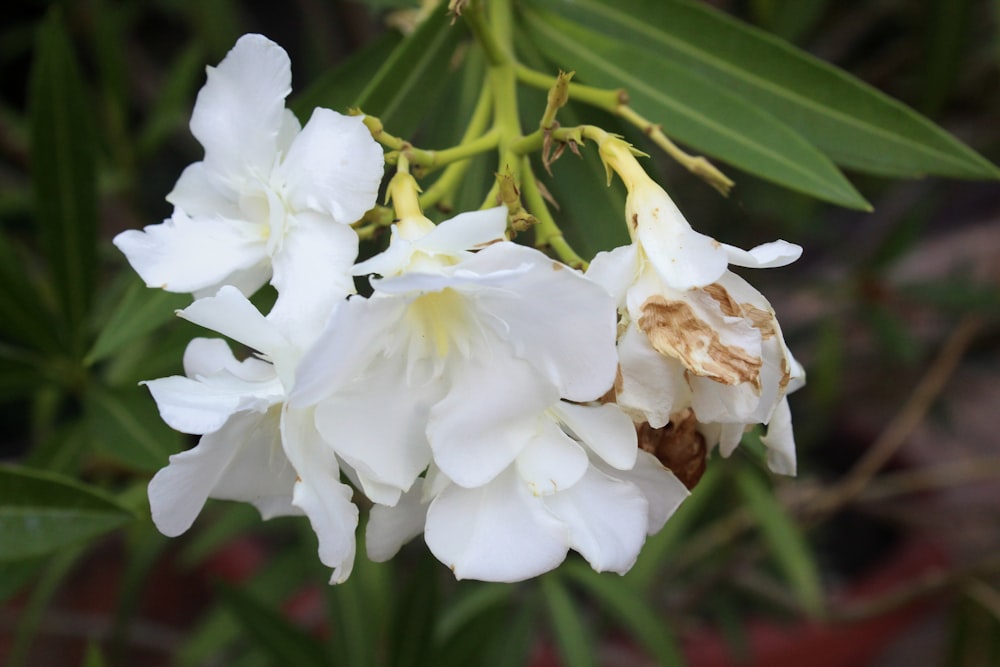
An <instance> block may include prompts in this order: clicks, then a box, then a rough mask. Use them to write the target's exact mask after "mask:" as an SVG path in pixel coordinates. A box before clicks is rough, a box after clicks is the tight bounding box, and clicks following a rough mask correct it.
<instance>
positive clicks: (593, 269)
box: [587, 243, 639, 305]
mask: <svg viewBox="0 0 1000 667" xmlns="http://www.w3.org/2000/svg"><path fill="white" fill-rule="evenodd" d="M638 273H639V246H637V245H636V244H634V243H631V244H629V245H626V246H621V247H618V248H615V249H614V250H611V251H610V252H599V253H597V255H596V256H595V257H594V259H593V261H591V262H590V266H589V267H587V277H588V278H590V279H591V280H593V281H594V282H595V283H597V284H598V285H600V286H601V287H603V288H604V289H605V290H607V291H608V294H610V295H611V297H612V298H613V299H614V301H615V303H616V304H619V305H620V304H621V303H623V302H624V301H625V293H626V292H627V291H628V288H629V286H631V285H632V283H634V282H635V281H636V279H637V278H638Z"/></svg>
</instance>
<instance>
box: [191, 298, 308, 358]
mask: <svg viewBox="0 0 1000 667" xmlns="http://www.w3.org/2000/svg"><path fill="white" fill-rule="evenodd" d="M177 314H178V315H180V316H181V317H183V318H184V319H186V320H188V321H189V322H193V323H195V324H197V325H199V326H203V327H205V328H206V329H211V330H212V331H217V332H219V333H220V334H222V335H224V336H228V337H230V338H232V339H233V340H235V341H239V342H240V343H243V344H244V345H246V346H248V347H252V348H253V349H255V350H257V351H258V352H261V353H263V354H265V355H268V356H275V357H279V358H280V357H284V356H285V355H286V354H287V352H286V350H287V349H288V348H289V346H290V345H289V342H288V339H287V338H285V337H284V336H283V335H282V334H281V332H280V331H278V329H277V328H276V327H275V325H274V324H273V323H271V322H268V321H267V319H266V318H265V317H264V316H263V315H261V314H260V311H258V310H257V308H256V307H255V306H254V305H253V304H252V303H250V301H249V300H248V299H247V298H246V297H245V296H243V294H242V293H240V291H239V290H237V289H236V288H235V287H230V286H226V287H223V288H221V289H220V290H219V291H218V293H217V294H216V295H215V296H210V297H205V298H204V299H198V300H197V301H195V302H194V303H192V304H191V305H190V306H188V307H187V308H185V309H184V310H180V311H177ZM272 361H274V359H272Z"/></svg>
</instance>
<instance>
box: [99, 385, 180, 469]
mask: <svg viewBox="0 0 1000 667" xmlns="http://www.w3.org/2000/svg"><path fill="white" fill-rule="evenodd" d="M84 411H85V413H86V415H87V423H88V427H89V428H90V434H91V438H93V441H94V445H95V447H96V448H97V449H98V451H104V452H107V453H108V454H110V455H112V456H113V457H114V458H115V459H117V460H119V461H121V462H123V463H125V464H127V465H129V466H131V467H132V468H134V469H136V470H142V471H146V472H154V471H156V470H159V469H160V468H162V467H163V466H164V465H166V463H167V458H168V457H169V456H170V455H171V454H175V453H177V452H178V451H180V450H181V448H182V446H181V443H182V438H183V436H182V435H181V434H180V433H178V432H177V431H174V430H173V429H171V428H170V427H168V426H167V425H166V424H164V423H163V420H161V419H160V417H159V411H158V410H157V408H156V403H155V402H154V401H153V399H152V398H151V397H150V396H149V393H148V392H147V391H146V390H145V389H139V388H137V387H132V388H128V389H118V390H109V389H105V388H103V387H97V386H95V387H93V388H92V389H91V390H90V391H89V392H88V393H87V396H86V398H85V403H84Z"/></svg>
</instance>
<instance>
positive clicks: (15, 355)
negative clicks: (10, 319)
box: [0, 344, 45, 401]
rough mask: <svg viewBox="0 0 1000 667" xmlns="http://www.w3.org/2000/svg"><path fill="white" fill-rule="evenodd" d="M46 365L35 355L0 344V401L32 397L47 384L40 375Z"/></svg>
mask: <svg viewBox="0 0 1000 667" xmlns="http://www.w3.org/2000/svg"><path fill="white" fill-rule="evenodd" d="M42 363H44V362H43V360H42V359H40V358H38V356H37V355H35V353H33V352H31V351H29V350H24V349H21V348H16V347H7V346H6V345H3V344H0V401H4V400H9V399H12V398H21V397H24V396H28V395H30V394H31V393H32V392H34V391H35V390H36V389H38V388H39V387H40V386H42V385H43V384H44V383H45V378H44V377H43V376H42V375H41V374H40V373H39V365H40V364H42Z"/></svg>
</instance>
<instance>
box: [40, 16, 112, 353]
mask: <svg viewBox="0 0 1000 667" xmlns="http://www.w3.org/2000/svg"><path fill="white" fill-rule="evenodd" d="M30 107H31V145H32V164H31V178H32V185H33V189H34V197H35V217H36V220H37V223H38V227H39V235H40V240H41V245H42V248H43V250H44V251H45V256H46V259H47V260H48V266H49V271H50V273H51V275H52V278H53V284H54V286H55V292H56V297H57V299H58V303H59V307H60V312H61V314H62V316H63V319H64V322H65V324H64V326H65V331H66V334H67V335H68V337H69V340H71V341H72V346H71V350H70V351H71V353H73V354H81V353H82V352H83V350H82V345H83V341H84V340H85V335H86V331H85V324H86V316H87V312H88V309H89V307H90V303H91V299H92V297H93V293H94V282H95V272H96V250H97V184H96V175H95V172H96V156H95V149H94V143H93V136H92V130H91V125H90V120H91V118H90V114H88V113H85V112H84V110H85V109H90V108H91V104H90V101H89V100H88V98H87V97H86V95H85V92H84V88H83V83H82V80H81V78H80V72H79V70H78V68H77V58H76V55H75V54H74V53H73V49H72V46H71V44H70V41H69V38H68V36H67V35H66V30H65V28H64V27H63V24H62V19H61V14H60V12H59V11H58V8H56V9H53V10H52V11H50V12H49V16H48V18H46V20H45V22H44V23H43V24H42V26H41V27H40V28H39V31H38V42H37V46H36V51H35V65H34V69H33V71H32V74H31V103H30Z"/></svg>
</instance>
